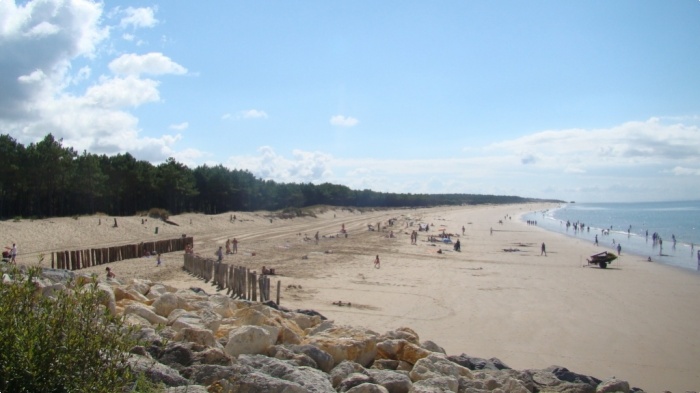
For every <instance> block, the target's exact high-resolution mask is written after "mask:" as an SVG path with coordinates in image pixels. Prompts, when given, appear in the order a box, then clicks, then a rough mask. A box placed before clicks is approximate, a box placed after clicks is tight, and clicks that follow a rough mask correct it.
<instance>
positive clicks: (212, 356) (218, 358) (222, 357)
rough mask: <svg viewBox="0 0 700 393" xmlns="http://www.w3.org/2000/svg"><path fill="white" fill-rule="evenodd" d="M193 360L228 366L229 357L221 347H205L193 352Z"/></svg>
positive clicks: (229, 362) (230, 362) (200, 362)
mask: <svg viewBox="0 0 700 393" xmlns="http://www.w3.org/2000/svg"><path fill="white" fill-rule="evenodd" d="M194 361H195V362H196V363H199V364H213V365H218V366H230V365H231V364H233V362H232V360H231V358H230V357H229V356H228V355H226V353H224V350H223V347H222V348H207V349H205V350H203V351H200V352H196V353H195V354H194Z"/></svg>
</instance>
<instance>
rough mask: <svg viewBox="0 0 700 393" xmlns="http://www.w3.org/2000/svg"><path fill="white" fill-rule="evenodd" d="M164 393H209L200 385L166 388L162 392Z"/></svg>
mask: <svg viewBox="0 0 700 393" xmlns="http://www.w3.org/2000/svg"><path fill="white" fill-rule="evenodd" d="M164 393H209V391H208V390H207V388H206V387H204V386H201V385H189V386H176V387H172V388H167V389H165V390H164Z"/></svg>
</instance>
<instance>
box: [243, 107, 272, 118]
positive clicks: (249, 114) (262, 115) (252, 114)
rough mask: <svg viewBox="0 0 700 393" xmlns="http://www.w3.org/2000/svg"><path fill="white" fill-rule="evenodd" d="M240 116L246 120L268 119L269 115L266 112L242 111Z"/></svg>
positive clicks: (255, 110)
mask: <svg viewBox="0 0 700 393" xmlns="http://www.w3.org/2000/svg"><path fill="white" fill-rule="evenodd" d="M240 115H241V117H243V118H244V119H267V113H265V111H260V110H257V109H247V110H244V111H241V113H240Z"/></svg>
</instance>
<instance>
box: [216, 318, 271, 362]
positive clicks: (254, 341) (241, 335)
mask: <svg viewBox="0 0 700 393" xmlns="http://www.w3.org/2000/svg"><path fill="white" fill-rule="evenodd" d="M276 341H277V335H276V334H274V335H273V334H272V333H271V332H270V330H269V329H265V328H264V327H261V326H242V327H240V328H237V329H235V330H231V331H230V332H229V336H228V343H227V344H226V347H225V348H224V352H225V353H226V354H227V355H229V356H231V357H233V358H235V357H237V356H238V355H241V354H264V353H267V351H268V349H269V348H270V347H271V346H273V345H274V344H275V342H276Z"/></svg>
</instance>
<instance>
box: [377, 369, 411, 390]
mask: <svg viewBox="0 0 700 393" xmlns="http://www.w3.org/2000/svg"><path fill="white" fill-rule="evenodd" d="M367 371H368V372H369V375H370V376H371V377H372V381H374V383H376V384H377V385H381V386H383V387H384V388H386V390H387V391H388V392H389V393H408V392H409V391H410V390H411V386H412V385H413V383H412V382H411V379H410V378H409V377H408V375H406V374H404V373H401V372H397V371H390V370H375V369H369V370H367Z"/></svg>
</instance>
